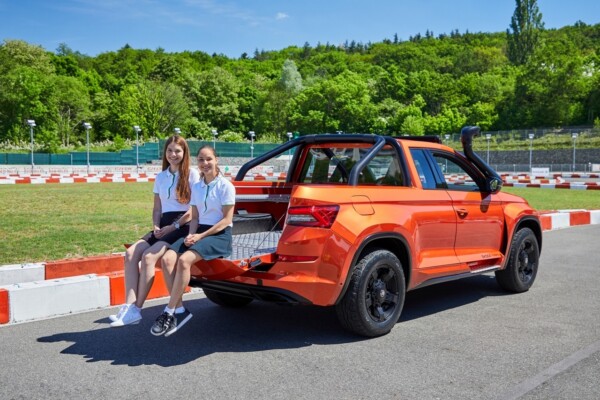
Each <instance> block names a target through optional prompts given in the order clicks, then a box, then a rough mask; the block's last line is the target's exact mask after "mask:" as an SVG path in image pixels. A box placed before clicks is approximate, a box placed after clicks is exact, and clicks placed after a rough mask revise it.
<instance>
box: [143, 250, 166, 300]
mask: <svg viewBox="0 0 600 400" xmlns="http://www.w3.org/2000/svg"><path fill="white" fill-rule="evenodd" d="M167 246H168V244H167V243H166V242H161V241H159V242H156V243H154V244H153V245H152V246H151V247H149V248H148V249H146V251H144V254H142V259H141V262H140V278H139V280H138V286H137V299H136V301H135V305H136V306H138V307H139V308H142V306H143V305H144V302H145V301H146V298H147V297H148V293H149V292H150V289H151V288H152V284H153V283H154V269H155V268H156V263H157V262H158V260H159V259H160V258H161V257H162V256H163V254H165V252H166V251H167V249H168V247H167Z"/></svg>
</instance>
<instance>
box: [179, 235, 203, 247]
mask: <svg viewBox="0 0 600 400" xmlns="http://www.w3.org/2000/svg"><path fill="white" fill-rule="evenodd" d="M200 239H202V235H201V234H199V233H197V234H195V235H187V236H186V237H185V239H184V240H183V244H185V245H186V246H187V247H190V246H193V245H194V244H196V243H197V242H198V241H200Z"/></svg>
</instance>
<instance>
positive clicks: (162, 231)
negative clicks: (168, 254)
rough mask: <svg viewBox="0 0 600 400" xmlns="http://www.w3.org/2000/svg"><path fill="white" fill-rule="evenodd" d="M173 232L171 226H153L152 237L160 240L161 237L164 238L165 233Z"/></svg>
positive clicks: (173, 228)
mask: <svg viewBox="0 0 600 400" xmlns="http://www.w3.org/2000/svg"><path fill="white" fill-rule="evenodd" d="M174 230H175V227H174V226H173V225H166V226H163V227H162V228H158V229H157V227H156V226H155V227H154V237H156V238H157V239H160V238H161V237H163V236H165V235H166V234H167V233H171V232H173V231H174Z"/></svg>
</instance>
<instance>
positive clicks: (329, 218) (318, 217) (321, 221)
mask: <svg viewBox="0 0 600 400" xmlns="http://www.w3.org/2000/svg"><path fill="white" fill-rule="evenodd" d="M339 210H340V206H301V207H290V208H289V209H288V217H287V221H286V223H287V224H288V225H295V226H309V227H313V228H330V227H331V225H333V221H335V217H337V214H338V211H339Z"/></svg>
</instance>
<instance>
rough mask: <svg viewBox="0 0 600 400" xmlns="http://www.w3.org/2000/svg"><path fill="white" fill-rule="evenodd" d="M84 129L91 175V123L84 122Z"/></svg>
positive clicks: (88, 167) (88, 170)
mask: <svg viewBox="0 0 600 400" xmlns="http://www.w3.org/2000/svg"><path fill="white" fill-rule="evenodd" d="M83 127H84V128H85V136H86V143H87V173H88V174H89V173H90V129H92V125H91V124H90V123H89V122H84V123H83Z"/></svg>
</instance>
